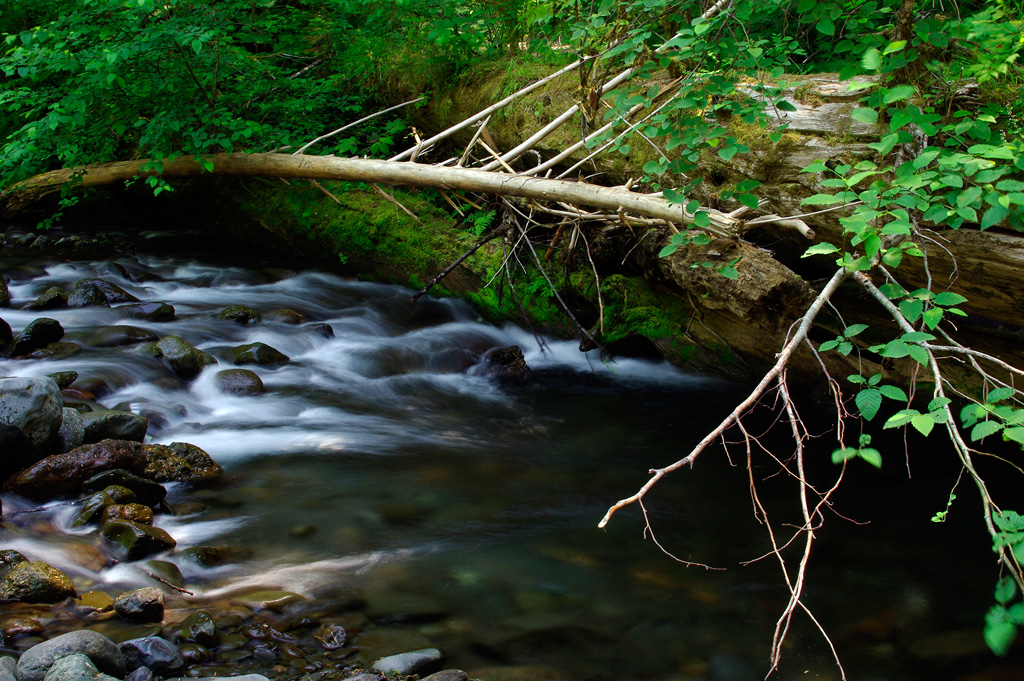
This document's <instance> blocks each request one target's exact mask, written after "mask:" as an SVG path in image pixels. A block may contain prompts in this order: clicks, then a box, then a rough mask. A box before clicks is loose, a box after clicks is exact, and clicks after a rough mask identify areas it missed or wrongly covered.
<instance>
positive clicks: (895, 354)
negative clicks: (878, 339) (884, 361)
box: [879, 339, 910, 359]
mask: <svg viewBox="0 0 1024 681" xmlns="http://www.w3.org/2000/svg"><path fill="white" fill-rule="evenodd" d="M879 354H880V355H882V357H891V358H893V359H899V358H900V357H906V356H907V355H909V354H910V350H909V346H908V345H907V344H906V343H904V342H903V341H901V340H898V339H897V340H891V341H889V342H888V343H886V344H885V346H884V347H883V348H882V351H881V352H880V353H879Z"/></svg>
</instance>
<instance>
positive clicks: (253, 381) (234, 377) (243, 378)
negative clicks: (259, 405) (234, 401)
mask: <svg viewBox="0 0 1024 681" xmlns="http://www.w3.org/2000/svg"><path fill="white" fill-rule="evenodd" d="M214 380H215V381H216V383H217V387H218V388H220V389H221V391H223V392H226V393H229V394H231V395H260V394H262V393H263V392H264V390H265V388H264V387H263V379H261V378H260V377H259V375H258V374H257V373H256V372H254V371H249V370H248V369H225V370H224V371H218V372H217V375H216V376H215V377H214Z"/></svg>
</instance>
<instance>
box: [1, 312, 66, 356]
mask: <svg viewBox="0 0 1024 681" xmlns="http://www.w3.org/2000/svg"><path fill="white" fill-rule="evenodd" d="M63 337H64V327H62V326H61V325H60V322H58V321H57V320H56V319H50V318H49V317H40V318H39V319H33V320H32V321H31V322H29V324H28V326H26V327H25V328H24V329H23V330H22V332H21V333H19V334H18V337H17V338H15V339H14V345H13V346H11V356H12V357H20V356H23V355H28V354H29V353H32V352H35V351H36V350H40V349H42V348H45V347H46V346H47V345H49V344H50V343H56V342H57V341H59V340H60V339H61V338H63Z"/></svg>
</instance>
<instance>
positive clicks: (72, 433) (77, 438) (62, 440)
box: [57, 407, 85, 453]
mask: <svg viewBox="0 0 1024 681" xmlns="http://www.w3.org/2000/svg"><path fill="white" fill-rule="evenodd" d="M62 412H63V414H64V419H63V420H62V421H61V424H60V428H59V429H58V430H57V451H58V452H59V453H63V452H70V451H71V450H72V449H74V448H75V447H80V446H82V445H83V444H84V443H85V421H83V420H82V413H81V412H80V411H78V410H77V409H72V408H71V407H64V409H63V410H62Z"/></svg>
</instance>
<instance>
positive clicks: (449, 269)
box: [411, 222, 508, 303]
mask: <svg viewBox="0 0 1024 681" xmlns="http://www.w3.org/2000/svg"><path fill="white" fill-rule="evenodd" d="M507 230H508V225H507V224H505V223H504V222H503V223H501V224H500V225H498V226H497V227H495V228H494V229H492V230H491V231H489V232H487V234H484V235H483V236H482V237H480V238H479V239H478V240H477V242H476V243H475V244H474V245H473V246H472V248H470V249H469V250H468V251H466V252H465V253H463V254H462V255H460V256H459V257H458V258H457V259H456V260H455V262H453V263H452V264H451V265H448V267H446V268H444V270H443V271H442V272H441V273H440V274H438V275H437V276H436V277H434V278H433V279H431V280H430V283H429V284H427V285H426V286H424V287H423V288H422V289H421V290H420V291H419V293H417V294H416V295H414V296H413V297H412V298H411V300H412V302H414V303H415V302H416V301H417V300H419V299H420V297H421V296H423V295H425V294H426V293H427V291H429V290H430V289H432V288H434V286H435V285H436V284H437V282H439V281H441V280H442V279H444V278H445V277H447V276H448V275H449V274H451V272H452V270H454V269H455V268H456V267H458V266H459V265H461V264H462V263H463V261H465V259H466V258H468V257H469V256H471V255H473V254H474V253H476V252H477V250H478V249H479V248H480V247H481V246H483V245H484V244H485V243H487V242H488V241H490V240H491V239H493V238H494V237H496V236H498V235H499V234H501V233H502V232H503V231H507Z"/></svg>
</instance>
